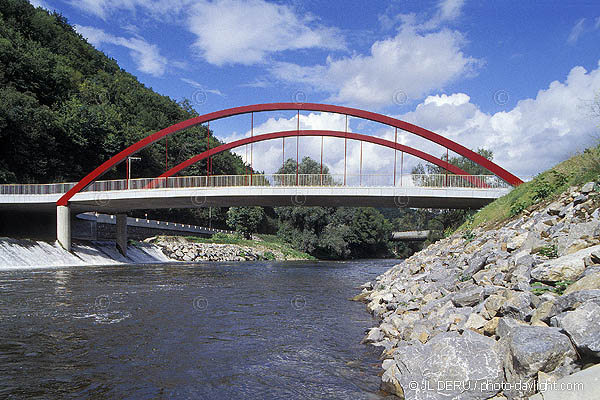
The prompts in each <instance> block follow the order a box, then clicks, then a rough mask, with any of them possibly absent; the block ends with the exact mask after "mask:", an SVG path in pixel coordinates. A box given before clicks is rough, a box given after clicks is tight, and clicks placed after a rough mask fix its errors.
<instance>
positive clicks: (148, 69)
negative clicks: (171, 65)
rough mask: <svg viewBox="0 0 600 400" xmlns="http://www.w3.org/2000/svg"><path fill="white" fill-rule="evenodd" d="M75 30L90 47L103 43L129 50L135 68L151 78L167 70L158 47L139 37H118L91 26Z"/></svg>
mask: <svg viewBox="0 0 600 400" xmlns="http://www.w3.org/2000/svg"><path fill="white" fill-rule="evenodd" d="M75 29H76V30H77V32H79V33H80V34H81V35H82V36H83V37H85V38H86V39H87V40H88V41H89V42H90V43H91V44H92V45H94V46H96V47H99V46H101V45H102V44H103V43H109V44H114V45H117V46H123V47H126V48H128V49H129V50H130V55H131V57H132V58H133V60H134V61H135V63H136V65H137V68H138V69H139V70H140V71H141V72H144V73H147V74H150V75H153V76H162V75H163V74H164V73H165V71H166V68H167V59H166V58H165V57H163V56H161V55H160V51H159V49H158V46H156V45H154V44H150V43H148V42H147V41H145V40H144V39H143V38H141V37H130V38H124V37H118V36H113V35H111V34H109V33H106V32H104V31H103V30H102V29H98V28H94V27H91V26H81V25H75Z"/></svg>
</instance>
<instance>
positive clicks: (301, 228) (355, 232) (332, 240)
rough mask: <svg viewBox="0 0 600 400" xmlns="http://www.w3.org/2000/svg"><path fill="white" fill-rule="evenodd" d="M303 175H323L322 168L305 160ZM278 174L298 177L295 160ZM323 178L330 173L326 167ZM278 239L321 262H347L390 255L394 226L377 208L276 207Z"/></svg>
mask: <svg viewBox="0 0 600 400" xmlns="http://www.w3.org/2000/svg"><path fill="white" fill-rule="evenodd" d="M298 172H299V173H300V174H320V173H321V165H320V164H319V163H317V162H316V161H314V160H313V159H311V158H310V157H304V158H303V159H302V162H301V163H300V164H299V165H298ZM277 173H278V174H295V173H296V160H294V159H291V158H290V159H288V160H286V162H285V163H284V165H283V166H282V167H281V168H279V171H277ZM323 175H327V176H329V169H328V168H327V167H326V166H323ZM275 213H276V214H277V217H278V219H279V229H278V233H277V234H278V236H279V237H281V238H282V239H283V240H285V241H287V242H288V243H291V244H292V246H294V248H296V249H298V250H300V251H303V252H306V253H309V254H311V255H314V256H316V257H318V258H333V259H347V258H357V257H375V256H377V255H387V254H388V253H389V249H388V247H389V236H390V233H391V228H392V227H391V224H390V223H389V222H388V220H387V219H385V218H384V217H383V215H381V213H380V212H379V211H377V210H375V209H374V208H346V207H341V208H337V209H335V208H329V207H303V206H298V207H276V208H275Z"/></svg>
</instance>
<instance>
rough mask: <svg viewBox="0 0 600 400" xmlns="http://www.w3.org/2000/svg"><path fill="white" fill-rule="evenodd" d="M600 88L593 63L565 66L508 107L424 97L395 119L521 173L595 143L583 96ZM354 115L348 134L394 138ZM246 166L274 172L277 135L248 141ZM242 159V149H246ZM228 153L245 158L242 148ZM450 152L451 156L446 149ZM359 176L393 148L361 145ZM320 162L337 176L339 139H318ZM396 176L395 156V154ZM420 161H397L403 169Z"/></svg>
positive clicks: (336, 119)
mask: <svg viewBox="0 0 600 400" xmlns="http://www.w3.org/2000/svg"><path fill="white" fill-rule="evenodd" d="M598 93H600V63H599V66H598V68H597V69H595V70H593V71H591V72H588V71H586V70H585V69H584V68H582V67H575V68H573V69H572V70H571V71H570V73H569V75H568V76H567V78H566V80H565V81H564V82H559V81H554V82H552V83H551V84H550V85H549V86H548V87H547V88H546V89H544V90H540V91H539V92H538V94H537V96H536V97H535V98H531V99H526V100H522V101H519V102H518V103H517V105H516V106H515V107H514V108H513V109H512V110H509V111H500V112H497V113H493V114H490V113H485V112H483V111H482V110H481V109H480V108H479V107H478V106H477V105H476V104H473V103H472V102H471V98H470V97H469V96H468V95H467V94H465V93H454V94H451V95H444V94H443V95H435V96H429V97H427V98H426V99H425V100H424V101H423V102H422V103H420V104H419V105H417V106H416V108H415V110H414V111H411V112H408V113H406V114H403V115H400V116H397V118H399V119H401V120H405V121H408V122H411V123H414V124H417V125H419V126H422V127H424V128H426V129H429V130H431V131H434V132H436V133H438V134H440V135H442V136H445V137H448V138H449V139H452V140H454V141H456V142H458V143H460V144H462V145H464V146H466V147H468V148H471V149H473V150H477V149H478V148H485V149H489V150H492V151H493V152H494V161H495V162H496V163H498V164H499V165H500V166H502V167H504V168H506V169H507V170H508V171H510V172H512V173H514V174H516V175H518V176H520V177H529V176H533V175H535V174H537V173H539V172H542V171H544V170H546V169H548V168H550V167H552V166H553V165H555V164H557V163H559V162H560V161H562V160H565V159H567V158H568V157H570V156H572V155H573V154H575V153H576V152H577V151H581V150H583V149H584V148H586V147H589V146H590V145H593V144H595V143H596V141H597V140H598V135H600V128H599V125H598V123H599V121H598V118H596V119H594V117H593V116H592V113H591V111H590V110H589V109H588V107H589V104H590V101H591V100H592V99H594V97H595V96H597V95H598ZM358 121H361V120H358V119H354V118H351V119H350V122H351V124H350V125H351V126H349V131H350V132H352V131H354V132H358V133H365V134H372V135H375V136H378V137H383V138H386V139H388V140H392V141H393V140H394V130H393V129H390V128H387V127H385V128H383V127H379V128H378V129H377V128H376V129H374V130H373V129H368V128H366V129H365V128H363V127H362V126H361V124H360V123H357V122H358ZM345 123H346V122H345V117H344V116H343V115H337V114H329V113H314V112H313V113H309V114H301V115H300V129H327V130H338V131H344V129H345ZM295 129H296V117H295V116H290V115H289V114H288V115H286V116H279V117H273V118H270V119H268V120H267V121H266V122H264V123H262V124H260V125H258V126H256V127H255V129H254V134H255V135H258V134H261V133H268V132H275V131H282V130H295ZM247 136H250V132H245V133H243V134H234V135H231V136H230V137H226V138H223V139H224V140H225V141H226V142H229V141H231V140H236V139H240V138H242V137H247ZM398 142H400V143H403V144H405V145H408V146H411V147H414V148H416V149H419V150H423V151H426V152H428V153H430V154H432V155H434V156H436V157H439V156H441V155H442V154H444V153H445V149H444V148H442V147H441V146H439V145H437V144H434V143H432V142H429V141H427V140H425V139H423V138H420V137H417V136H416V135H413V134H410V133H407V132H404V131H400V130H399V131H398ZM285 146H286V147H285V149H286V159H287V158H290V157H291V158H295V157H296V139H295V138H288V139H286V145H285ZM253 148H254V149H253V153H254V157H253V165H254V167H255V168H256V169H258V170H264V171H266V172H267V173H273V172H274V171H276V170H277V169H278V168H279V167H280V166H281V162H282V146H281V139H278V140H272V141H267V142H262V143H259V144H255V145H254V146H253ZM320 149H321V139H320V138H300V152H299V158H300V159H302V157H304V156H307V155H308V156H310V157H312V158H313V159H315V160H317V161H319V160H320ZM248 151H249V152H248V162H249V161H250V150H248ZM236 152H237V153H238V154H239V155H240V156H242V158H244V159H245V155H246V153H245V148H239V149H237V150H236ZM347 155H348V157H347V173H348V174H349V175H352V174H354V175H355V174H358V172H359V170H360V144H359V143H357V142H354V141H351V140H349V141H348V148H347ZM451 156H455V154H451ZM362 158H363V170H362V171H363V174H388V175H389V174H392V173H393V165H394V153H393V151H391V150H389V149H385V148H382V147H380V146H376V145H372V144H363V154H362ZM324 161H325V164H326V165H328V166H329V167H330V169H331V170H332V172H333V173H334V174H343V173H344V141H343V139H338V138H325V152H324ZM397 162H398V167H397V168H398V173H400V155H399V154H398V155H397ZM418 162H422V161H421V160H419V159H417V158H415V157H412V156H407V157H405V158H404V173H410V170H411V168H412V166H414V165H416V163H418Z"/></svg>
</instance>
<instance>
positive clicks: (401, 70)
mask: <svg viewBox="0 0 600 400" xmlns="http://www.w3.org/2000/svg"><path fill="white" fill-rule="evenodd" d="M463 44H464V39H463V36H462V34H461V33H459V32H457V31H452V30H448V29H442V30H440V31H438V32H425V33H424V32H421V31H420V30H418V29H417V28H415V27H414V26H413V25H409V24H405V25H404V26H403V27H402V28H401V30H400V31H399V32H398V34H397V35H396V36H395V37H392V38H389V39H385V40H381V41H377V42H375V43H374V44H373V45H372V46H371V50H370V53H369V54H368V55H357V54H355V55H352V56H350V57H344V58H341V59H337V60H334V59H332V58H328V59H327V62H326V64H325V65H316V66H308V67H306V66H300V65H296V64H291V63H277V64H275V65H274V66H273V67H272V70H271V71H272V73H273V74H274V75H275V76H276V77H277V78H278V79H281V80H284V81H287V82H292V83H296V84H304V85H309V86H311V87H313V88H314V89H316V90H324V91H326V92H329V93H330V98H329V99H328V100H329V101H335V102H342V103H352V104H357V105H365V106H386V105H391V104H394V103H395V102H396V103H397V104H398V103H400V105H401V104H402V103H403V102H405V101H406V100H407V98H408V99H409V100H410V99H418V98H422V97H423V96H424V95H426V94H428V93H430V92H431V91H433V90H436V89H437V90H440V89H443V88H444V87H445V86H447V85H448V84H450V83H451V82H453V81H455V80H456V79H458V78H460V77H463V76H465V75H467V74H469V73H472V72H473V71H474V68H475V67H476V66H477V65H478V64H479V63H480V61H479V60H477V59H475V58H473V57H469V56H465V55H464V53H463V50H462V48H463Z"/></svg>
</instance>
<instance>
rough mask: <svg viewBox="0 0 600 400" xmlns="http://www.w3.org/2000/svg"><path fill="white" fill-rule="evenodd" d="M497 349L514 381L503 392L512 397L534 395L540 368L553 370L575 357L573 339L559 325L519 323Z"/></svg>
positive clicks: (510, 377)
mask: <svg viewBox="0 0 600 400" xmlns="http://www.w3.org/2000/svg"><path fill="white" fill-rule="evenodd" d="M498 348H499V351H501V352H502V353H503V354H504V373H505V376H506V381H507V382H508V383H510V384H511V385H510V386H509V387H507V388H508V390H505V391H504V394H505V395H506V396H507V397H508V398H510V399H514V398H520V397H523V396H530V395H532V394H534V392H535V385H534V382H535V381H534V379H535V378H536V377H537V373H538V372H539V371H542V372H548V373H549V372H552V371H554V370H555V369H557V368H559V367H561V366H562V365H568V364H571V363H572V362H573V360H575V358H576V353H575V349H574V348H573V345H572V344H571V341H570V340H569V338H568V337H567V336H566V335H564V334H562V333H561V331H560V329H558V328H546V327H540V326H527V325H517V326H514V327H513V328H512V329H511V330H510V332H509V333H508V335H505V336H504V337H503V338H502V339H501V340H500V341H499V342H498Z"/></svg>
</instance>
